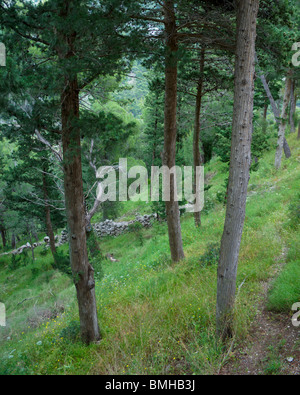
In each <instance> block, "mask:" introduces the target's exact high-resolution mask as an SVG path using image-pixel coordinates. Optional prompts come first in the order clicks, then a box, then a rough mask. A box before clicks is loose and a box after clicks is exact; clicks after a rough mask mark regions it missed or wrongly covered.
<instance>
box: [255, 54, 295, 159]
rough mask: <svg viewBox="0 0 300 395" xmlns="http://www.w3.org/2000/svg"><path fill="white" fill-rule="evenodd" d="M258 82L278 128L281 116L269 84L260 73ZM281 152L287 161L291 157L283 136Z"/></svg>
mask: <svg viewBox="0 0 300 395" xmlns="http://www.w3.org/2000/svg"><path fill="white" fill-rule="evenodd" d="M256 62H258V59H257V56H256ZM260 80H261V82H262V84H263V87H264V89H265V92H266V94H267V96H268V99H269V100H270V104H271V108H272V111H273V114H274V117H275V120H276V123H277V125H278V127H279V126H280V117H281V114H280V111H279V108H278V107H277V105H276V102H275V100H274V98H273V95H272V93H271V90H270V87H269V84H268V82H267V80H266V77H265V76H264V75H263V74H262V73H260ZM283 151H284V154H285V157H286V158H287V159H289V158H290V157H291V156H292V153H291V149H290V147H289V144H288V142H287V140H286V137H285V136H284V139H283Z"/></svg>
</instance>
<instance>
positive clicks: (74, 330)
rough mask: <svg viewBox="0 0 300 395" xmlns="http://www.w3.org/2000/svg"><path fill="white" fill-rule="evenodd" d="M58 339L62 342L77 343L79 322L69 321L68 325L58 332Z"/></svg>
mask: <svg viewBox="0 0 300 395" xmlns="http://www.w3.org/2000/svg"><path fill="white" fill-rule="evenodd" d="M59 337H60V338H61V339H62V340H64V341H69V342H73V343H75V342H78V341H79V340H80V322H79V321H71V322H70V324H69V325H68V326H67V327H66V328H64V329H63V330H62V331H61V332H60V334H59Z"/></svg>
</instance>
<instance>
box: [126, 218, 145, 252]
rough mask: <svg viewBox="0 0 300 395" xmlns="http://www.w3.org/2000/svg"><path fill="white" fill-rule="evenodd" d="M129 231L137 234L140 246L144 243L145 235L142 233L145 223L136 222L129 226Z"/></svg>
mask: <svg viewBox="0 0 300 395" xmlns="http://www.w3.org/2000/svg"><path fill="white" fill-rule="evenodd" d="M128 230H129V232H133V233H134V234H135V236H136V240H137V242H138V244H139V245H140V246H143V245H144V236H143V233H142V230H143V225H142V224H141V223H140V222H134V223H133V224H130V225H129V226H128Z"/></svg>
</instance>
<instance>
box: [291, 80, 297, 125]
mask: <svg viewBox="0 0 300 395" xmlns="http://www.w3.org/2000/svg"><path fill="white" fill-rule="evenodd" d="M295 87H296V81H295V80H294V81H293V82H292V86H291V109H290V126H291V133H295V131H296V127H295V120H294V115H295V111H296V95H295Z"/></svg>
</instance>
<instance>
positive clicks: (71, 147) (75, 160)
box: [57, 0, 100, 344]
mask: <svg viewBox="0 0 300 395" xmlns="http://www.w3.org/2000/svg"><path fill="white" fill-rule="evenodd" d="M71 3H72V2H71V1H70V0H65V2H64V3H63V5H62V8H61V12H60V15H61V17H62V18H67V17H68V16H69V14H70V12H71V11H70V7H71ZM67 28H68V29H69V32H68V33H65V31H62V32H60V33H59V44H60V46H58V47H57V48H58V54H59V57H60V59H61V60H62V61H63V62H64V63H65V64H66V65H67V66H68V67H69V68H70V66H71V65H72V62H73V67H75V65H74V62H76V59H75V58H74V53H75V49H74V45H75V41H76V37H77V35H76V32H70V29H71V28H72V27H70V26H67ZM64 78H65V79H64V84H63V87H62V88H63V89H62V93H61V118H62V145H63V170H64V191H65V204H66V215H67V222H68V231H69V248H70V260H71V267H72V273H73V278H74V283H75V287H76V292H77V300H78V307H79V318H80V329H81V337H82V340H83V341H84V342H85V343H86V344H89V343H91V342H96V341H99V340H100V330H99V324H98V316H97V307H96V295H95V280H94V269H93V267H92V266H91V264H90V263H89V260H88V252H87V239H86V219H85V207H84V195H83V180H82V165H81V140H80V130H79V128H78V126H76V125H75V124H76V120H77V119H78V118H79V87H78V80H77V74H76V71H74V70H73V71H68V70H65V77H64ZM74 121H75V122H74Z"/></svg>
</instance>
